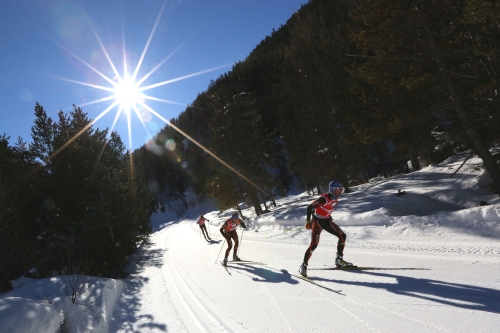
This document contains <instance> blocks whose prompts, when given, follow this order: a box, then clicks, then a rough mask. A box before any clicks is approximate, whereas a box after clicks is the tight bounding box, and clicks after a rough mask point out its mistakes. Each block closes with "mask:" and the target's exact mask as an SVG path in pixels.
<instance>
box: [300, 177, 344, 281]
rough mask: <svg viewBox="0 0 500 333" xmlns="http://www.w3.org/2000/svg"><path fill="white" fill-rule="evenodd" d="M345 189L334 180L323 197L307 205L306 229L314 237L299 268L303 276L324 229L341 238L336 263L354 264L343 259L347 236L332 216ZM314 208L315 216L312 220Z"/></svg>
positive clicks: (337, 264) (341, 265)
mask: <svg viewBox="0 0 500 333" xmlns="http://www.w3.org/2000/svg"><path fill="white" fill-rule="evenodd" d="M343 191H344V188H343V187H342V184H341V183H339V182H338V181H335V180H332V181H331V182H330V185H329V192H328V193H324V194H322V195H321V197H319V198H318V199H316V200H314V201H313V202H312V203H311V204H310V205H309V206H307V222H306V229H309V230H311V231H312V235H311V236H312V237H311V245H309V248H308V249H307V251H306V253H305V255H304V262H303V263H302V265H301V266H300V268H299V273H300V274H301V275H303V276H307V264H308V262H309V258H311V255H312V253H313V251H314V250H315V249H316V247H317V246H318V244H319V236H320V234H321V231H323V229H325V230H326V231H327V232H329V233H331V234H333V235H335V236H337V237H338V238H339V241H338V244H337V258H336V259H335V265H336V266H337V267H348V266H352V264H351V263H350V262H347V261H344V259H343V253H344V244H345V240H346V238H347V236H346V234H345V233H344V232H343V231H342V229H340V227H339V226H338V225H337V224H335V223H334V222H333V220H332V216H331V214H332V212H333V211H334V210H335V208H336V207H337V204H338V200H339V197H340V195H341V194H342V192H343ZM313 210H314V216H313V218H312V220H311V214H313Z"/></svg>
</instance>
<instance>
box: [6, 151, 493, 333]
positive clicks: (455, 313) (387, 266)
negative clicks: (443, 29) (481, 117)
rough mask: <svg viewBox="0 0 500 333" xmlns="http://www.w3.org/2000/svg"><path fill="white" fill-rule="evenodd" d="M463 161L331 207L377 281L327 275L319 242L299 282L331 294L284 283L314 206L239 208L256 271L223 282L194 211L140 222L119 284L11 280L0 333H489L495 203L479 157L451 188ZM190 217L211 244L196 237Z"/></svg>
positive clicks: (213, 216) (238, 271) (297, 259)
mask: <svg viewBox="0 0 500 333" xmlns="http://www.w3.org/2000/svg"><path fill="white" fill-rule="evenodd" d="M466 154H467V153H465V154H463V155H458V156H453V157H451V158H449V159H448V160H446V161H445V162H443V163H441V164H439V165H430V166H428V167H426V168H424V169H423V170H421V171H419V172H414V173H411V174H402V175H397V176H394V177H390V178H389V179H383V178H382V179H380V178H378V179H376V180H373V181H372V182H370V183H367V184H363V185H360V186H357V187H354V188H353V190H354V191H353V192H352V193H349V194H343V195H342V196H341V199H340V201H339V206H338V209H337V210H336V211H335V212H334V213H333V217H334V220H335V222H336V223H338V224H339V225H340V226H341V227H342V229H343V230H344V232H345V233H346V234H347V241H346V248H345V250H344V258H345V260H347V261H352V262H353V263H355V264H357V265H359V266H364V267H372V268H377V270H365V271H336V270H333V266H334V258H335V252H336V246H337V238H336V237H334V236H332V235H330V234H328V233H326V232H323V233H322V234H321V241H320V244H319V246H318V248H317V249H316V250H315V252H314V253H313V255H312V257H311V260H310V261H309V268H308V274H309V276H310V277H311V279H313V280H314V281H315V282H317V283H319V284H322V285H324V286H326V287H329V288H332V289H341V290H342V291H341V292H340V293H334V292H331V291H328V290H326V289H322V288H319V287H317V286H314V285H312V284H310V283H308V282H305V281H302V280H299V279H297V278H295V277H294V276H292V275H291V274H290V273H289V272H297V270H298V267H299V266H300V264H301V262H302V259H303V256H304V252H305V250H306V249H307V247H308V245H309V242H310V232H309V231H308V230H306V229H305V228H304V227H303V225H304V222H305V212H306V207H307V205H308V204H309V203H310V202H311V201H312V200H314V199H315V198H316V197H317V196H309V195H308V194H307V193H295V194H293V195H289V196H287V197H285V198H280V199H278V200H276V203H277V205H278V207H277V208H272V210H271V212H269V213H266V214H264V215H261V216H258V217H257V216H255V214H254V212H253V211H252V210H253V209H252V208H251V207H250V208H245V209H242V212H243V215H244V216H245V218H246V221H247V226H248V229H247V230H244V231H243V230H240V231H239V235H240V240H241V244H240V250H239V255H240V257H242V258H243V259H248V260H254V261H258V262H264V263H265V265H249V264H230V265H229V267H228V270H227V271H226V270H225V269H224V268H223V267H221V266H220V265H219V264H218V263H217V262H218V261H220V260H221V259H222V257H223V255H224V251H225V248H226V244H225V243H224V242H223V238H222V236H221V235H220V234H219V231H218V228H219V226H220V225H221V223H223V221H224V220H225V219H226V218H227V217H228V216H230V214H231V213H232V212H233V211H232V210H230V211H226V212H222V213H219V212H218V211H217V210H216V209H215V208H214V207H213V205H212V204H211V202H210V201H207V202H205V203H203V205H198V206H196V207H194V208H192V209H190V210H188V211H187V212H186V216H182V217H179V216H176V215H175V214H173V213H172V212H169V211H166V212H165V213H157V214H153V216H152V219H153V232H154V233H153V235H152V237H151V240H150V241H149V242H146V243H144V244H143V245H142V246H141V247H140V248H139V250H138V251H137V252H136V253H135V254H134V255H132V256H130V258H129V265H128V267H127V271H128V273H129V274H130V275H129V276H128V277H127V278H125V279H122V280H113V279H105V278H97V277H88V276H54V277H51V278H46V279H41V280H33V279H28V278H24V277H23V278H20V279H18V280H15V281H13V287H14V289H13V290H12V291H10V292H8V293H6V294H3V295H0V332H9V333H17V332H37V333H49V332H68V333H75V332H102V333H106V332H123V333H128V332H310V331H317V332H332V331H343V332H470V331H474V332H495V331H498V318H499V316H498V315H499V313H500V277H499V276H500V242H499V239H500V199H499V197H498V196H497V195H495V194H494V193H492V192H491V189H489V188H488V184H489V183H490V182H491V180H490V179H489V176H488V174H487V173H485V172H484V171H483V169H482V168H480V167H479V166H480V164H481V160H480V159H478V158H471V159H469V160H468V161H467V162H466V163H465V165H464V166H463V167H462V168H461V169H460V171H459V172H458V173H457V174H456V175H455V176H454V177H453V178H450V176H451V175H452V174H453V172H455V170H456V169H457V168H458V167H459V166H460V164H461V163H462V162H463V160H464V159H465V156H466ZM325 188H326V184H325ZM398 190H402V191H405V192H406V194H405V195H402V196H396V193H397V192H398ZM481 201H485V202H487V203H488V205H485V206H478V204H479V203H480V202H481ZM201 213H205V217H206V218H207V219H208V220H210V222H209V224H208V226H207V227H208V230H209V232H210V235H211V237H212V238H213V241H212V242H211V243H208V242H206V241H205V240H204V239H203V238H202V237H201V235H200V230H199V228H198V226H197V225H196V221H197V218H198V217H199V215H200V214H201ZM71 286H74V288H77V289H76V290H77V291H78V292H77V294H78V295H77V296H76V297H75V302H74V304H73V302H72V300H71V294H72V290H73V289H74V288H71ZM62 323H63V324H62ZM61 324H62V325H61Z"/></svg>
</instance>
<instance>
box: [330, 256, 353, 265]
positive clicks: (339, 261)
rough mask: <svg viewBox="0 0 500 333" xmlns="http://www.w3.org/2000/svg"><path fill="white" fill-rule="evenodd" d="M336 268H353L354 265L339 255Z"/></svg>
mask: <svg viewBox="0 0 500 333" xmlns="http://www.w3.org/2000/svg"><path fill="white" fill-rule="evenodd" d="M335 266H337V267H338V268H345V267H353V266H354V265H353V264H352V263H350V262H347V261H345V260H344V258H343V257H342V256H341V255H337V258H336V259H335Z"/></svg>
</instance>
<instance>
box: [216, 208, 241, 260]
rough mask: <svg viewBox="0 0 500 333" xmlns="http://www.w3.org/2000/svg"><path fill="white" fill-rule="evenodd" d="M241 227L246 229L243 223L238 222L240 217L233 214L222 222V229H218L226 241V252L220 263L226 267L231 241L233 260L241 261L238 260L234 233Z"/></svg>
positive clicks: (236, 241)
mask: <svg viewBox="0 0 500 333" xmlns="http://www.w3.org/2000/svg"><path fill="white" fill-rule="evenodd" d="M239 225H241V226H242V227H243V228H246V227H247V226H246V225H245V223H244V222H243V221H242V220H240V217H239V216H238V213H234V214H233V215H231V217H230V218H228V219H227V220H226V222H224V224H223V225H222V227H221V228H220V233H221V234H222V236H224V238H225V239H226V241H227V250H226V256H225V257H224V260H223V261H222V265H224V266H227V257H229V252H231V248H232V247H233V242H232V241H231V239H234V250H233V260H241V259H240V258H238V255H237V253H238V244H239V240H238V234H237V233H236V228H237V227H238V226H239Z"/></svg>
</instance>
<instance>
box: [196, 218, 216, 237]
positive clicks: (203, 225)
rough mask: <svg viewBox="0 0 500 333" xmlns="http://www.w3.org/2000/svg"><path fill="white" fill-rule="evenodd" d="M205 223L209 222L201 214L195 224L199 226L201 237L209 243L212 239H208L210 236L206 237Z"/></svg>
mask: <svg viewBox="0 0 500 333" xmlns="http://www.w3.org/2000/svg"><path fill="white" fill-rule="evenodd" d="M205 221H208V222H210V220H207V219H206V218H205V217H204V216H203V214H201V216H200V218H199V219H198V222H196V223H197V224H198V225H199V226H200V229H201V232H202V233H203V237H205V239H206V240H207V241H209V240H212V239H211V238H210V236H208V232H207V226H206V225H205Z"/></svg>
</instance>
